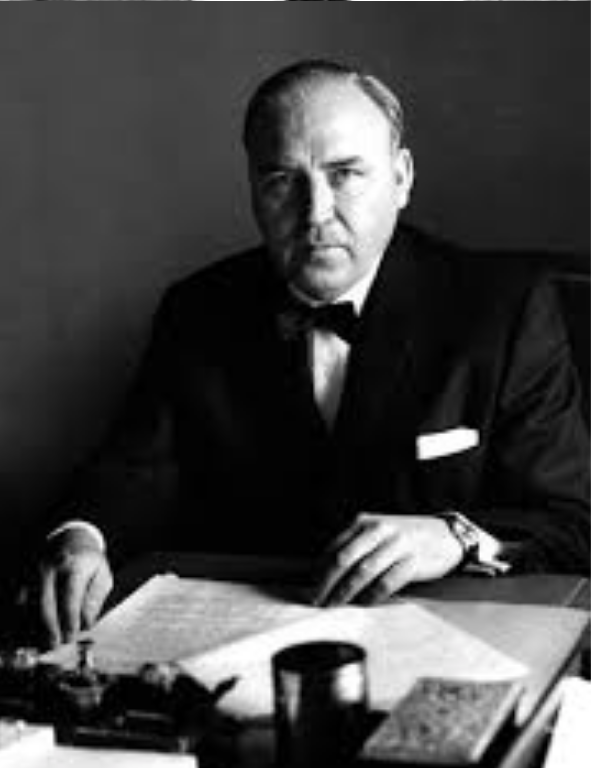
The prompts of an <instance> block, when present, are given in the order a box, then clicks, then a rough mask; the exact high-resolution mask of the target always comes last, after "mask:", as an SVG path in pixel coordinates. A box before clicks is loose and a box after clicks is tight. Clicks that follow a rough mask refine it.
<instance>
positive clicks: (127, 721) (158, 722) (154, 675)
mask: <svg viewBox="0 0 591 768" xmlns="http://www.w3.org/2000/svg"><path fill="white" fill-rule="evenodd" d="M225 690H227V686H226V685H223V684H222V685H221V686H219V687H218V689H216V690H215V691H213V692H210V691H209V690H207V689H206V688H205V687H204V686H202V685H201V684H199V683H198V682H197V681H196V680H194V679H193V678H192V677H189V676H188V675H186V674H183V673H182V671H181V670H180V669H179V668H178V667H177V666H176V665H174V664H145V665H144V666H142V667H141V668H140V669H139V670H138V671H137V674H107V673H104V672H100V671H98V670H96V669H95V666H94V661H93V654H92V647H91V642H90V641H81V642H79V643H78V661H77V666H76V668H75V669H64V668H63V667H59V666H55V665H52V664H47V663H44V662H42V661H40V660H39V655H38V653H37V651H36V650H34V649H17V650H14V651H8V652H2V653H1V654H0V718H17V719H20V720H25V721H27V722H31V723H49V724H51V725H53V726H54V728H55V733H56V740H57V741H58V742H59V743H62V744H72V745H80V746H96V747H117V748H123V749H125V748H127V749H134V750H138V749H148V750H152V751H161V752H176V753H193V754H194V753H196V751H197V749H198V748H200V747H201V746H202V744H203V743H204V742H205V741H207V739H208V737H209V735H210V734H211V732H212V730H213V728H214V724H216V722H217V720H218V719H219V716H218V715H217V713H216V709H215V704H216V702H217V701H218V699H219V698H220V697H221V696H222V695H223V693H224V691H225Z"/></svg>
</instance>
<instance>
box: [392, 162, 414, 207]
mask: <svg viewBox="0 0 591 768" xmlns="http://www.w3.org/2000/svg"><path fill="white" fill-rule="evenodd" d="M394 178H395V180H396V201H397V204H398V208H399V209H400V210H402V209H403V208H406V206H407V205H408V201H409V199H410V193H411V191H412V186H413V183H414V178H415V167H414V162H413V159H412V155H411V153H410V150H409V149H407V148H406V147H400V148H399V149H398V150H396V153H395V155H394Z"/></svg>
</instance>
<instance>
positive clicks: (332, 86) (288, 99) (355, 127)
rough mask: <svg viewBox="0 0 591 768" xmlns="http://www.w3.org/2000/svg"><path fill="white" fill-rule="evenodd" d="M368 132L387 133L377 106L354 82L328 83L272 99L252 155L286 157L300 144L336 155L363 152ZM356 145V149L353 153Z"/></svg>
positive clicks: (387, 135) (388, 127)
mask: <svg viewBox="0 0 591 768" xmlns="http://www.w3.org/2000/svg"><path fill="white" fill-rule="evenodd" d="M368 133H370V134H371V135H372V137H374V138H375V137H376V136H377V135H379V134H380V133H382V134H383V135H384V136H386V137H388V138H389V137H390V135H391V125H390V123H389V121H388V119H387V117H386V116H385V114H384V113H383V112H382V110H381V109H380V107H378V106H377V104H375V102H374V101H373V100H372V99H371V98H370V97H369V96H367V94H365V93H364V91H363V90H362V89H361V88H359V87H358V86H357V85H356V84H355V83H354V82H351V81H342V82H341V81H330V82H326V83H321V84H314V85H313V86H311V87H309V86H308V87H306V86H302V87H298V88H292V89H290V91H289V92H287V93H285V94H282V95H281V96H280V97H279V98H278V99H276V100H275V101H274V103H273V104H272V105H270V106H269V109H268V110H267V111H266V114H265V115H264V119H263V120H262V121H261V123H260V124H259V130H258V131H257V134H258V136H257V139H255V142H254V144H255V146H254V147H253V149H254V151H255V155H257V156H259V157H260V156H261V155H264V156H266V157H269V156H276V155H284V154H286V153H287V154H289V152H290V151H291V150H292V149H295V148H296V147H297V145H298V144H299V142H300V141H302V140H304V141H305V140H314V141H317V142H319V143H320V144H321V145H322V144H323V145H324V147H323V148H324V149H326V150H329V151H330V152H331V153H333V152H334V154H335V156H336V155H340V154H342V153H344V154H346V155H348V154H353V155H355V154H357V153H360V154H362V148H363V147H365V146H366V144H367V138H368ZM357 147H358V149H356V148H357Z"/></svg>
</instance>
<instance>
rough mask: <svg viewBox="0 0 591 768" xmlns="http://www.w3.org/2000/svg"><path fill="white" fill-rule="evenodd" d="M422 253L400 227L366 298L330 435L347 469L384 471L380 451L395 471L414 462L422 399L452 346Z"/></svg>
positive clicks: (433, 261)
mask: <svg viewBox="0 0 591 768" xmlns="http://www.w3.org/2000/svg"><path fill="white" fill-rule="evenodd" d="M420 249H421V245H420V244H417V242H416V237H415V235H414V234H413V233H412V232H409V231H408V230H407V229H405V228H403V227H401V228H400V229H399V230H398V231H397V233H396V235H395V237H394V238H393V241H392V244H391V246H390V248H389V250H388V251H387V252H386V254H385V255H384V259H383V261H382V264H381V266H380V269H379V271H378V274H377V276H376V280H375V282H374V285H373V286H372V289H371V291H370V294H369V296H368V299H367V304H366V307H365V310H364V313H363V317H362V321H361V327H360V333H359V338H358V340H357V342H356V344H355V346H354V347H353V349H352V351H351V357H350V361H349V371H348V376H347V384H346V387H345V391H344V393H343V398H342V401H341V408H340V411H339V416H338V419H337V422H336V425H335V431H334V439H335V444H336V446H337V450H338V452H339V454H340V455H341V457H342V458H344V459H345V462H346V463H350V462H351V461H355V462H356V463H357V464H359V463H364V462H368V461H372V460H374V461H376V462H378V463H380V464H383V462H384V455H383V453H384V451H388V452H389V454H390V455H392V456H393V457H398V461H397V462H396V464H397V466H400V467H402V464H404V463H407V462H408V461H412V460H414V454H415V440H416V436H417V429H418V426H419V421H420V418H421V414H422V411H423V408H424V398H425V395H426V393H427V391H428V389H429V387H430V385H431V384H432V382H433V380H434V379H435V378H437V374H436V372H435V371H436V369H437V367H438V365H439V361H440V360H441V356H442V355H447V354H448V353H449V348H450V343H453V333H452V334H450V329H451V326H450V322H449V315H450V312H449V307H448V306H447V304H448V303H447V301H446V299H445V296H446V293H447V292H446V288H445V284H441V281H440V279H439V278H440V276H439V275H438V267H437V263H438V259H437V258H436V254H433V256H434V257H435V258H429V257H430V256H431V254H430V253H424V254H422V253H420V252H419V251H420ZM443 283H445V281H443ZM340 446H342V448H341V447H340ZM376 452H377V454H378V455H376Z"/></svg>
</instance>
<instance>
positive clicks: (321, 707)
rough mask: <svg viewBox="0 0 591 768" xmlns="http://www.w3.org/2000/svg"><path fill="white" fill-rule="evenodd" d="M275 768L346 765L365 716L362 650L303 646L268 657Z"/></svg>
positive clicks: (339, 645) (325, 644)
mask: <svg viewBox="0 0 591 768" xmlns="http://www.w3.org/2000/svg"><path fill="white" fill-rule="evenodd" d="M272 667H273V685H274V692H275V735H276V767H277V768H329V766H337V765H338V766H339V768H340V767H341V766H346V765H347V764H348V763H349V762H351V761H352V759H353V757H354V755H355V753H356V751H357V750H358V748H359V745H360V740H361V739H362V737H363V733H364V726H365V723H366V716H367V674H366V665H365V651H364V650H363V649H362V648H360V647H359V646H357V645H353V644H351V643H340V642H314V643H303V644H301V645H294V646H291V647H289V648H286V649H284V650H282V651H280V652H279V653H277V654H276V655H275V656H274V657H273V661H272Z"/></svg>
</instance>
